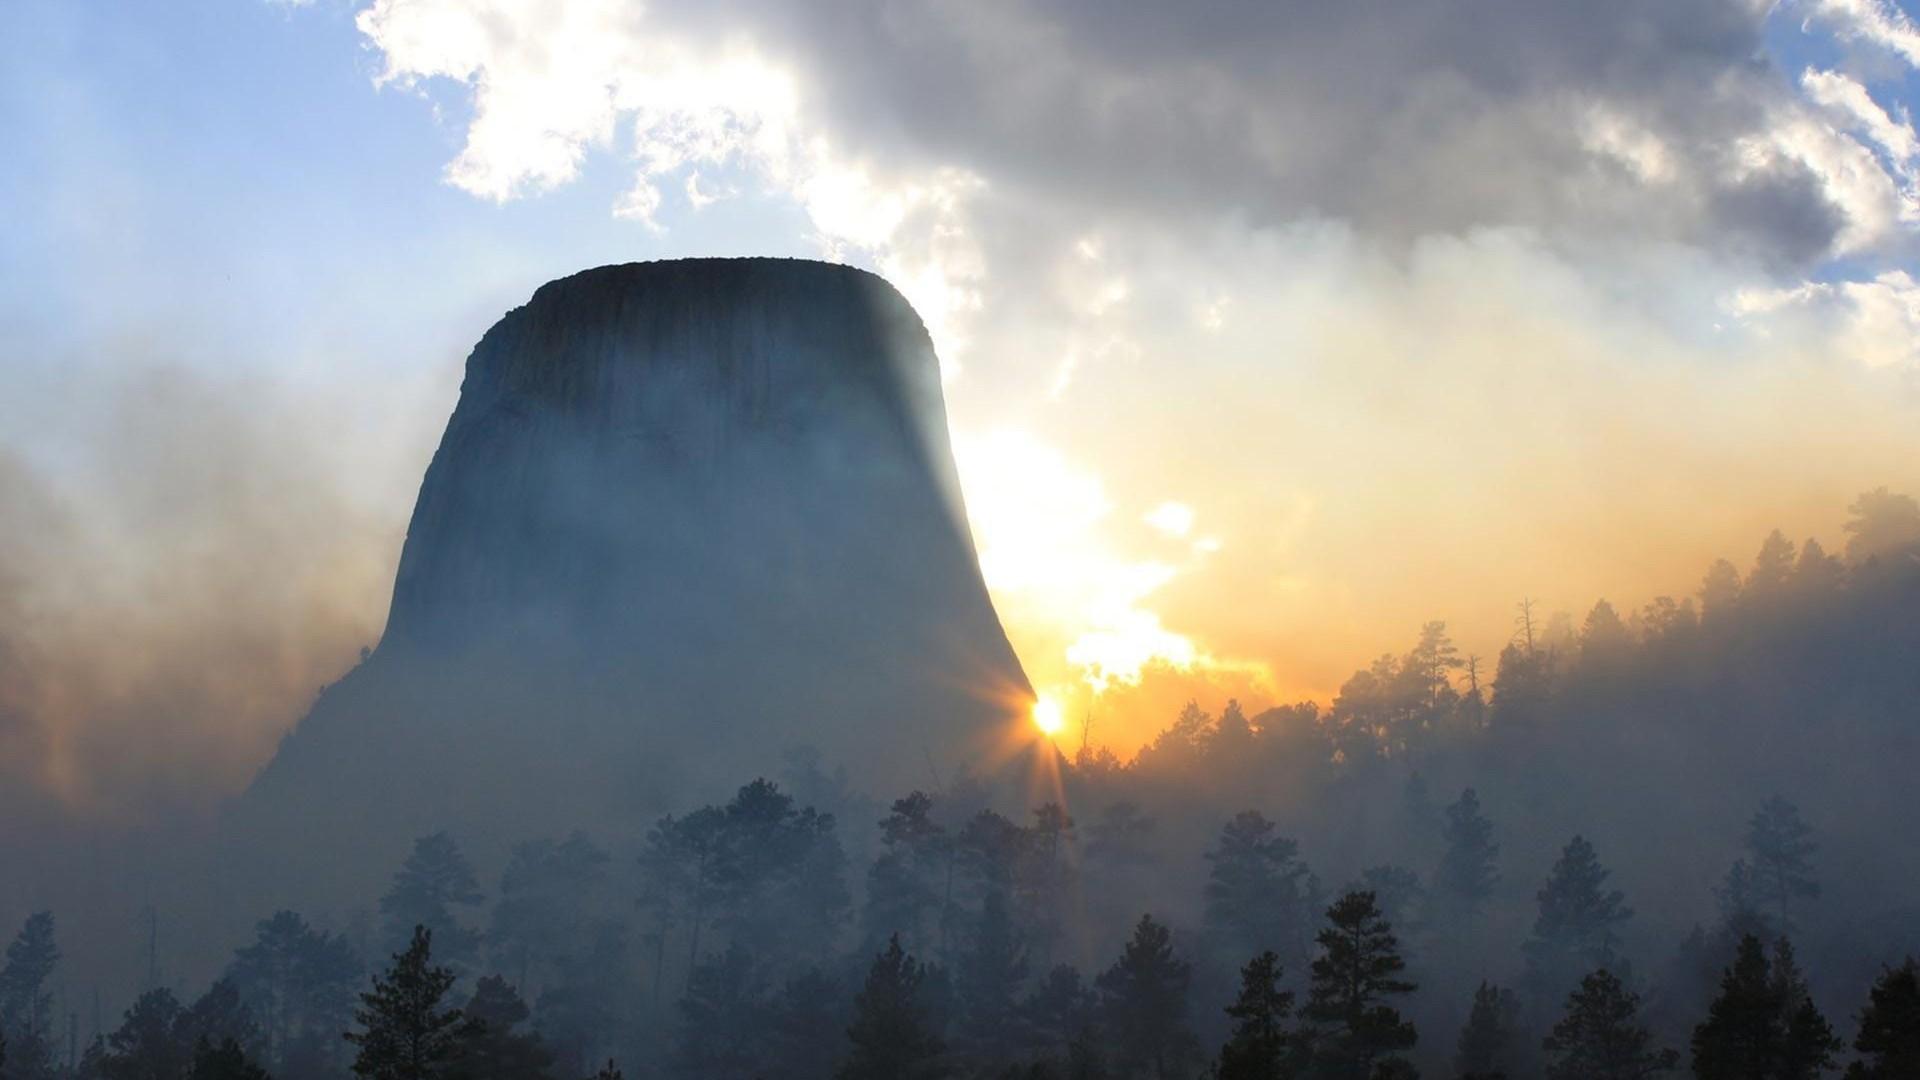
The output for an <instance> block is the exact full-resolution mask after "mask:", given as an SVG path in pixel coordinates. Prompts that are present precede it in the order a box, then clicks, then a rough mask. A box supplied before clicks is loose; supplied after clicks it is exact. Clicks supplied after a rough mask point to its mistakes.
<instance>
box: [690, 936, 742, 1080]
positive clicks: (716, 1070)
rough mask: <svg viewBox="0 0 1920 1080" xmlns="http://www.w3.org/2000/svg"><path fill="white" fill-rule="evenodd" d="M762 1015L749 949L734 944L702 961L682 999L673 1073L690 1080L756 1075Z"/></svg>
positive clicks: (696, 967)
mask: <svg viewBox="0 0 1920 1080" xmlns="http://www.w3.org/2000/svg"><path fill="white" fill-rule="evenodd" d="M763 1011H764V1009H763V1003H762V1002H761V1000H760V995H759V987H758V985H757V983H756V979H755V975H754V965H753V961H752V959H751V958H750V957H749V956H748V955H747V952H746V950H745V949H742V948H741V947H740V946H739V945H733V946H731V947H729V948H728V949H727V951H726V952H724V953H722V954H720V955H718V956H715V957H712V958H709V959H707V960H704V961H701V963H700V964H698V965H697V966H695V967H694V969H693V974H692V975H691V976H690V977H689V978H688V979H687V992H686V993H685V994H684V995H682V997H681V998H680V1004H679V1012H680V1023H679V1026H678V1027H677V1029H676V1030H675V1034H674V1049H673V1066H674V1072H675V1073H676V1074H677V1075H680V1076H684V1077H687V1078H688V1080H704V1078H706V1077H750V1076H754V1075H756V1073H757V1072H758V1071H759V1068H760V1065H761V1055H760V1053H759V1045H758V1042H759V1040H758V1038H757V1036H758V1035H759V1034H760V1031H761V1027H762V1020H763V1017H762V1013H763Z"/></svg>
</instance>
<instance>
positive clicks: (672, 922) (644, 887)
mask: <svg viewBox="0 0 1920 1080" xmlns="http://www.w3.org/2000/svg"><path fill="white" fill-rule="evenodd" d="M725 829H726V815H725V814H724V813H722V812H721V810H720V808H718V807H714V806H708V807H703V808H701V809H699V810H696V811H694V812H693V813H691V814H687V815H686V816H684V817H675V816H674V815H672V814H668V815H667V816H666V817H663V818H661V819H660V820H659V821H658V822H656V823H655V824H654V826H653V828H652V829H650V830H649V831H648V832H647V842H646V846H645V848H644V849H643V850H642V851H641V854H640V881H641V894H640V909H641V910H642V911H644V912H646V914H647V917H648V922H649V924H650V926H649V933H648V938H649V940H650V941H651V942H652V945H653V950H654V956H653V998H654V1001H655V1003H656V1004H658V1003H659V1001H660V996H661V993H662V988H663V983H664V980H665V977H666V970H667V963H668V957H667V947H668V944H669V941H670V940H671V939H672V938H673V936H674V935H675V934H677V933H679V934H685V935H686V938H687V961H686V968H685V970H686V971H687V973H688V974H689V976H690V975H691V973H692V970H693V967H694V965H695V964H697V963H699V961H700V947H701V941H700V938H701V933H702V931H703V930H705V928H706V926H707V920H708V918H709V916H710V914H711V911H712V908H713V906H714V904H715V903H716V902H717V900H718V898H719V893H720V887H721V881H720V879H721V877H722V873H723V871H722V869H721V867H722V860H723V854H724V853H723V846H724V843H725Z"/></svg>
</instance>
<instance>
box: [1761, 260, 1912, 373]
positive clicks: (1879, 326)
mask: <svg viewBox="0 0 1920 1080" xmlns="http://www.w3.org/2000/svg"><path fill="white" fill-rule="evenodd" d="M1729 306H1730V307H1731V308H1732V310H1733V311H1734V313H1735V314H1737V315H1739V316H1741V317H1742V318H1744V319H1745V320H1747V321H1748V322H1749V323H1750V324H1751V325H1755V326H1757V327H1759V328H1760V329H1762V330H1763V331H1766V332H1768V333H1778V334H1785V335H1790V336H1793V337H1796V338H1798V339H1800V340H1802V341H1805V342H1807V343H1808V347H1813V348H1824V349H1829V350H1831V351H1833V352H1836V353H1838V354H1839V355H1841V356H1844V357H1847V358H1849V359H1852V360H1854V361H1856V362H1858V363H1860V364H1862V365H1864V366H1866V367H1868V368H1904V369H1910V370H1914V371H1920V282H1916V281H1915V280H1914V278H1913V276H1912V275H1911V274H1909V273H1907V272H1906V271H1904V270H1889V271H1886V272H1883V273H1881V274H1879V275H1878V276H1876V277H1874V278H1872V279H1870V280H1865V281H1835V282H1809V283H1806V284H1802V285H1796V286H1791V287H1785V288H1756V289H1745V290H1741V291H1740V292H1738V293H1736V294H1735V295H1734V296H1733V298H1732V300H1731V302H1730V304H1729Z"/></svg>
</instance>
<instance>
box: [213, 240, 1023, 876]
mask: <svg viewBox="0 0 1920 1080" xmlns="http://www.w3.org/2000/svg"><path fill="white" fill-rule="evenodd" d="M1031 697H1032V693H1031V690H1030V689H1029V687H1028V684H1027V681H1026V677H1025V675H1024V674H1023V673H1022V671H1021V669H1020V664H1019V661H1018V660H1017V659H1016V658H1015V656H1014V654H1013V650H1012V649H1011V647H1010V646H1009V645H1008V643H1007V638H1006V635H1005V633H1004V632H1003V630H1002V629H1001V626H1000V622H999V619H998V617H997V616H996V615H995V613H994V610H993V607H992V604H991V602H990V601H989V599H988V597H987V592H986V589H985V586H984V584H983V583H982V581H981V577H980V571H979V566H978V562H977V560H976V557H975V553H974V549H973V544H972V541H971V539H970V536H969V533H968V530H967V525H966V520H965V515H964V509H963V507H962V504H961V499H960V494H959V486H958V483H957V478H956V474H955V469H954V464H953V458H952V452H951V448H950V445H949V442H948V435H947V427H946V418H945V412H944V405H943V402H942V400H941V392H940V375H939V365H938V362H937V360H936V358H935V356H934V352H933V347H932V343H931V342H930V340H929V339H928V336H927V332H926V329H925V328H924V327H923V326H922V325H921V322H920V320H919V318H918V317H917V316H916V315H915V314H914V312H913V309H912V308H911V307H910V306H909V305H908V304H907V302H906V301H905V300H904V299H903V298H902V297H901V296H900V295H899V293H897V292H896V291H894V289H893V288H892V287H891V286H889V285H888V284H887V283H886V282H885V281H883V280H882V279H880V278H879V277H876V276H874V275H872V274H869V273H865V272H863V271H860V270H856V269H853V268H850V267H845V266H837V265H830V264H825V263H817V262H808V261H801V260H786V259H690V260H681V261H670V262H654V263H636V264H629V265H623V266H607V267H601V268H599V269H595V270H588V271H585V272H583V273H579V274H575V275H573V276H571V277H568V278H564V279H561V280H559V281H555V282H551V283H549V284H547V285H545V286H543V287H541V288H540V289H539V290H538V291H537V292H535V293H534V295H533V298H532V299H531V300H530V301H528V303H527V304H526V305H525V306H523V307H520V308H517V309H515V310H514V311H512V312H509V313H508V314H507V315H506V317H504V318H502V319H501V320H500V321H499V322H498V323H496V324H495V325H494V326H493V328H492V329H490V330H488V331H487V333H486V335H485V336H484V337H483V338H482V339H481V340H480V343H479V345H478V346H477V347H475V349H474V350H473V353H472V355H471V356H469V357H468V360H467V366H466V377H465V381H464V382H463V384H462V386H461V390H460V399H459V404H458V406H457V407H456V408H455V409H454V412H453V416H452V418H451V420H449V422H448V424H447V429H446V433H445V435H444V437H443V438H442V440H441V443H440V447H439V449H438V451H437V452H436V453H435V454H434V457H433V462H432V464H431V465H430V466H429V467H428V469H427V473H426V477H425V480H424V482H423V483H422V484H421V488H420V496H419V501H418V503H417V504H416V506H415V508H414V513H413V519H412V523H411V525H410V526H409V528H408V531H407V540H406V545H405V548H404V549H403V552H402V554H401V559H400V568H399V573H398V575H397V579H396V581H395V584H394V591H393V605H392V610H391V614H390V616H389V619H388V625H387V630H386V634H385V636H384V638H383V640H382V641H381V642H380V645H379V647H378V648H377V649H376V650H375V651H374V652H373V654H372V655H371V656H370V657H369V658H368V659H367V660H366V661H365V662H364V663H362V664H361V665H360V666H359V667H358V668H356V669H355V670H354V671H353V672H351V673H350V674H348V675H347V676H346V677H345V678H343V679H342V680H340V682H338V683H337V684H335V685H333V686H331V687H329V688H328V689H327V690H325V691H324V692H323V693H322V694H321V696H320V698H319V700H318V701H317V702H316V703H315V705H314V708H313V710H312V712H311V713H310V714H309V715H308V716H307V718H306V719H305V720H303V721H302V722H301V723H300V725H299V727H298V728H297V729H296V730H295V731H294V732H293V733H292V734H291V735H289V736H288V737H287V739H286V740H285V741H284V743H283V744H282V746H281V748H280V751H279V753H278V755H277V756H276V757H275V759H274V760H273V761H272V762H271V764H269V765H268V767H267V768H266V769H265V770H263V772H262V773H261V775H260V776H259V777H258V778H257V779H256V781H255V782H254V784H253V786H252V788H251V789H250V790H249V791H248V792H247V793H246V795H245V796H243V798H242V799H241V800H240V802H239V804H238V805H237V806H236V807H234V812H233V813H232V814H230V815H229V819H230V821H231V823H232V825H233V828H234V829H235V830H236V831H237V832H238V833H240V834H241V835H243V836H245V837H247V838H250V839H251V840H252V841H253V842H252V843H250V844H248V845H247V846H248V847H249V848H251V849H255V850H256V851H260V852H271V853H272V861H274V862H277V863H280V864H281V865H280V866H279V867H277V868H276V869H272V870H269V872H268V874H267V875H266V877H265V879H266V880H272V881H274V882H275V883H276V890H275V891H284V892H285V893H286V894H287V895H288V896H293V897H297V896H299V895H300V893H299V889H300V888H302V887H307V886H310V885H311V884H312V883H313V882H314V881H315V880H316V874H319V875H321V876H325V877H326V879H327V880H328V881H335V879H334V877H332V876H328V875H332V874H333V871H330V870H325V869H319V870H316V868H324V867H327V866H329V865H332V866H340V865H345V864H348V863H351V864H355V865H357V864H359V863H360V862H362V861H365V860H364V857H363V856H364V855H369V854H372V852H373V851H377V852H378V853H379V854H380V856H381V858H379V859H376V860H374V865H375V866H376V867H377V872H378V873H379V874H382V875H384V874H385V873H387V872H389V871H390V870H391V868H392V866H393V865H394V863H395V862H396V861H397V860H398V858H399V855H400V853H401V852H402V851H404V848H405V845H406V844H407V843H408V842H409V841H410V839H411V837H413V836H415V835H419V834H421V833H424V832H428V831H432V830H435V829H440V828H450V829H453V830H455V831H456V834H457V835H458V836H459V838H460V839H461V841H462V842H463V843H465V844H469V845H470V846H473V847H475V848H476V849H477V850H476V854H481V855H483V856H484V855H485V854H486V851H485V849H486V848H488V847H489V846H501V845H506V844H510V843H512V842H517V841H518V840H522V839H526V838H527V837H529V836H533V835H542V834H547V833H553V832H557V831H563V830H566V829H570V828H574V827H584V828H587V829H588V830H590V831H593V830H596V829H602V828H606V827H608V825H607V823H609V822H618V823H620V825H619V826H616V827H617V828H621V829H623V830H624V829H636V828H642V829H643V828H644V827H645V825H646V824H647V823H649V822H650V821H651V820H652V817H653V816H654V815H657V814H659V813H663V812H666V811H668V810H684V809H687V808H690V806H693V805H699V804H700V803H704V802H708V801H715V800H717V799H720V798H723V797H724V796H725V795H726V794H727V793H728V792H730V791H731V789H732V787H733V786H737V785H738V784H740V783H744V782H745V781H747V780H750V779H752V778H754V777H755V776H760V775H766V776H772V777H778V776H779V775H781V772H782V770H783V768H784V763H783V757H784V755H786V754H787V753H788V752H789V751H791V750H792V749H793V748H796V747H802V746H805V747H811V748H813V749H814V750H816V751H817V752H818V754H819V756H820V760H821V762H822V763H823V765H824V766H825V767H826V768H828V769H832V768H834V767H835V766H845V767H846V768H847V769H848V771H849V773H850V775H851V777H852V778H853V780H854V781H855V782H856V783H858V784H860V785H861V786H864V787H866V788H868V789H869V790H870V791H872V792H873V793H874V794H876V795H880V796H889V797H890V796H892V795H897V794H901V793H904V792H905V791H907V790H909V789H911V788H913V787H928V786H932V785H936V784H938V783H941V782H944V781H946V780H950V779H952V778H953V776H955V775H956V774H957V773H958V772H959V771H960V770H973V771H975V772H976V773H977V772H980V771H982V770H991V769H993V768H995V767H996V766H997V765H1004V763H1005V761H1006V760H1007V759H1008V758H1010V757H1019V756H1021V755H1022V753H1023V751H1024V750H1026V749H1028V748H1030V744H1031V742H1032V740H1031V736H1030V732H1029V728H1028V725H1027V724H1026V722H1025V710H1026V707H1027V703H1028V702H1029V701H1030V700H1031ZM369 845H371V850H370V848H369ZM388 855H390V856H391V859H388V858H386V856H388ZM262 869H265V868H262ZM249 876H252V875H249ZM355 876H357V875H355ZM335 883H336V884H338V885H341V886H345V885H348V884H352V885H354V886H355V887H356V888H363V886H364V885H365V883H364V882H359V881H335ZM358 895H360V896H363V897H364V896H365V895H369V893H367V892H366V891H364V889H363V891H361V892H360V893H359V894H358Z"/></svg>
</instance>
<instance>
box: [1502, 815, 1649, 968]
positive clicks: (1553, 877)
mask: <svg viewBox="0 0 1920 1080" xmlns="http://www.w3.org/2000/svg"><path fill="white" fill-rule="evenodd" d="M1608 875H1609V872H1608V871H1607V870H1606V869H1605V868H1604V867H1602V866H1601V865H1600V860H1599V858H1598V857H1596V856H1595V854H1594V850H1593V845H1592V844H1589V843H1588V842H1587V841H1586V840H1585V839H1584V838H1582V837H1579V836H1576V837H1574V838H1573V839H1572V840H1571V841H1569V842H1568V843H1567V846H1566V847H1565V848H1563V849H1561V852H1560V858H1559V859H1558V860H1557V861H1555V862H1554V864H1553V869H1552V871H1551V872H1549V873H1548V875H1547V881H1546V884H1545V885H1544V886H1543V887H1542V888H1541V889H1540V891H1539V892H1538V893H1536V894H1535V899H1536V900H1537V901H1538V902H1539V915H1538V916H1537V917H1536V918H1535V919H1534V923H1533V935H1532V937H1530V938H1529V939H1528V940H1527V942H1526V944H1525V946H1524V948H1525V951H1526V956H1527V976H1526V977H1527V985H1528V987H1529V988H1530V989H1531V990H1532V991H1533V993H1534V994H1535V996H1536V998H1537V999H1539V998H1552V997H1553V996H1555V995H1557V994H1560V993H1563V992H1564V991H1563V989H1562V988H1563V987H1565V986H1567V985H1568V984H1569V983H1570V982H1572V981H1573V980H1574V979H1577V978H1579V973H1580V972H1581V971H1591V970H1593V969H1594V968H1606V967H1609V966H1612V965H1615V964H1617V962H1618V957H1617V950H1618V948H1619V943H1620V939H1619V936H1618V935H1617V934H1616V932H1615V929H1614V928H1615V927H1617V926H1618V925H1620V924H1621V923H1624V922H1626V921H1627V920H1628V919H1630V918H1632V917H1633V909H1631V908H1629V907H1627V906H1626V903H1625V900H1626V897H1625V895H1624V894H1623V893H1621V892H1620V890H1618V889H1608V888H1607V887H1606V882H1607V877H1608Z"/></svg>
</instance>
